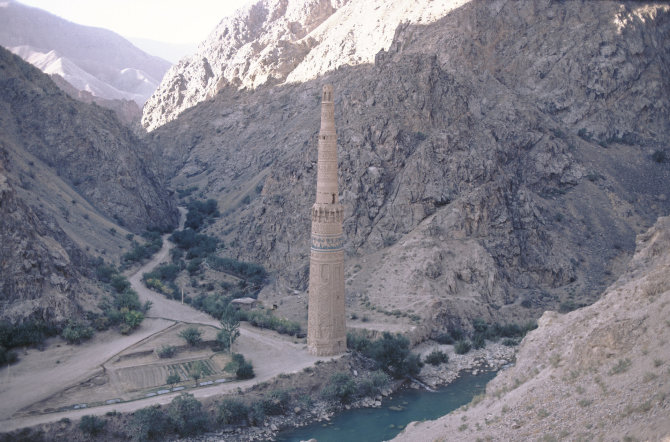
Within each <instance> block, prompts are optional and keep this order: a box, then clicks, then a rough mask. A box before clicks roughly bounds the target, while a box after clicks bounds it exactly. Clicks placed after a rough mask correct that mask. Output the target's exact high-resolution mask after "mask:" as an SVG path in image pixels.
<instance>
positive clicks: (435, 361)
mask: <svg viewBox="0 0 670 442" xmlns="http://www.w3.org/2000/svg"><path fill="white" fill-rule="evenodd" d="M448 361H449V356H447V355H446V353H444V352H441V351H440V350H433V351H432V352H430V354H428V356H426V362H427V363H428V364H430V365H440V364H445V363H447V362H448Z"/></svg>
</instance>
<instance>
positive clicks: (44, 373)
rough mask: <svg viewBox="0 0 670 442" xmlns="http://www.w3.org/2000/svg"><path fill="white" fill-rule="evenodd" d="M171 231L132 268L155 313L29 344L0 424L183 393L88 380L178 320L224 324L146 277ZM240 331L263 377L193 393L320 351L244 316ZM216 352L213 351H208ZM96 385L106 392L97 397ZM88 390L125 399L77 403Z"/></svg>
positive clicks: (5, 381)
mask: <svg viewBox="0 0 670 442" xmlns="http://www.w3.org/2000/svg"><path fill="white" fill-rule="evenodd" d="M166 239H167V238H165V240H164V242H163V244H164V245H163V248H162V249H161V251H160V252H159V253H157V254H156V255H155V256H154V258H153V259H152V260H151V261H150V262H148V263H147V264H145V265H144V266H142V267H141V268H139V269H138V270H137V271H135V272H134V273H133V274H132V275H128V276H129V281H130V282H131V285H132V287H133V289H134V290H136V291H137V292H138V294H139V296H140V299H141V300H142V302H145V301H151V302H152V303H153V304H152V307H151V310H149V312H148V314H147V318H146V319H145V320H144V322H143V323H142V325H141V326H140V327H139V328H138V329H137V330H136V331H135V332H134V333H132V334H131V335H128V336H119V335H118V334H117V333H116V332H112V331H107V332H103V333H98V334H97V335H96V336H95V337H94V338H93V339H91V340H90V341H88V342H85V343H84V344H81V345H79V346H72V345H67V344H66V343H65V342H64V341H63V340H62V339H60V338H53V339H50V340H49V341H48V343H47V347H46V349H43V350H38V349H29V350H26V352H25V354H24V355H22V356H21V361H20V362H19V363H18V364H16V365H14V366H9V367H5V368H3V369H1V370H0V396H1V397H2V398H3V400H2V401H0V428H2V429H3V431H11V430H14V429H17V428H22V427H27V426H33V425H37V424H40V423H45V422H54V421H57V420H59V419H61V418H64V417H67V418H70V419H76V418H80V417H81V416H84V415H87V414H97V415H100V414H104V413H106V412H108V411H112V410H116V411H120V412H129V411H133V410H137V409H140V408H143V407H146V406H148V405H151V404H157V403H160V404H166V403H169V402H170V401H171V400H172V399H173V398H174V397H175V396H176V395H178V394H179V393H178V392H173V393H167V394H162V395H160V396H155V397H149V398H144V399H140V400H131V401H128V402H123V400H126V397H128V398H131V396H129V395H126V396H125V397H124V394H123V388H124V385H117V386H114V385H107V386H105V385H104V384H103V385H102V386H103V387H108V388H97V389H96V388H88V387H94V386H96V384H102V383H103V382H104V380H101V381H98V380H99V379H101V378H104V376H105V375H106V374H109V371H110V370H108V368H110V367H112V366H113V365H115V364H116V365H117V366H118V364H119V360H120V359H122V358H121V356H123V353H124V352H128V351H131V352H132V349H133V348H135V349H137V347H138V346H142V345H145V346H147V345H149V344H148V343H150V342H152V339H154V340H155V339H158V338H159V337H160V335H161V334H163V333H164V332H166V330H167V329H169V328H170V327H173V326H175V324H177V325H178V324H182V323H187V324H193V325H197V326H207V328H209V327H217V328H218V325H219V324H218V321H216V320H214V319H213V318H212V317H210V316H209V315H206V314H205V313H202V312H200V311H197V310H195V309H193V308H192V307H190V306H188V305H183V304H181V303H180V302H177V301H173V300H169V299H167V298H165V297H164V296H163V295H160V294H158V293H155V292H153V291H151V290H149V289H147V288H146V287H145V286H144V285H143V284H142V282H141V278H142V275H143V274H144V273H146V272H149V271H151V270H152V269H153V268H155V267H156V266H157V265H158V264H160V263H161V262H163V261H164V260H166V259H167V257H168V254H169V250H170V248H171V246H172V244H171V243H170V242H169V241H167V240H166ZM240 333H241V336H240V337H239V338H238V340H237V341H236V343H235V345H234V347H235V348H234V350H235V351H238V352H241V353H243V354H244V356H245V358H246V359H247V360H250V361H251V362H252V364H253V365H254V371H255V373H256V377H255V378H254V379H251V380H248V381H239V382H226V383H219V384H213V385H211V386H205V387H199V388H195V389H190V390H188V391H189V393H192V394H193V395H194V396H195V397H197V398H204V397H210V396H214V395H219V394H221V393H225V392H228V391H232V390H236V389H237V388H245V387H248V386H250V385H253V384H256V383H259V382H263V381H267V380H268V379H271V378H273V377H275V376H277V375H279V374H280V373H292V372H297V371H300V370H302V369H303V368H305V367H307V366H311V365H313V364H314V363H315V362H316V361H317V360H319V359H320V358H317V357H314V356H311V355H309V354H308V353H307V348H306V345H305V344H304V342H300V341H298V340H295V339H294V338H289V337H286V336H282V335H279V334H278V333H276V332H273V331H269V330H259V329H255V328H253V327H250V326H248V325H246V324H242V325H241V327H240ZM155 342H159V341H155ZM209 356H211V351H209V353H208V355H207V357H209ZM190 359H191V360H195V359H198V355H197V354H196V355H192V357H191V358H190ZM201 359H204V357H201ZM145 363H146V361H144V362H143V361H138V364H139V365H145ZM124 368H128V367H124ZM109 377H112V376H109ZM187 385H188V384H187ZM98 387H101V385H98ZM115 388H116V389H115ZM154 390H155V389H154ZM96 392H97V394H98V395H99V396H98V397H95V395H96ZM136 395H137V394H136ZM119 396H121V397H120V398H119ZM83 398H87V400H86V403H96V402H101V403H105V402H106V401H107V400H115V399H117V398H118V399H121V400H122V401H121V402H118V403H112V404H110V405H102V406H98V407H94V408H88V407H86V408H80V409H74V406H75V405H77V404H79V403H81V402H82V399H83ZM63 406H68V407H70V409H69V410H67V411H59V412H54V411H55V410H58V409H62V407H63Z"/></svg>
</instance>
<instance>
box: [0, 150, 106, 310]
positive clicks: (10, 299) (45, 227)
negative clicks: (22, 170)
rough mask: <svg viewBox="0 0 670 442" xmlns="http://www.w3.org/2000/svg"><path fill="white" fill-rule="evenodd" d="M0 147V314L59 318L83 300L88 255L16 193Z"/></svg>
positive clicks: (89, 289) (90, 289)
mask: <svg viewBox="0 0 670 442" xmlns="http://www.w3.org/2000/svg"><path fill="white" fill-rule="evenodd" d="M7 161H8V159H7V155H6V152H5V151H0V273H1V274H2V278H0V294H1V298H2V302H3V308H2V310H1V311H0V317H1V318H2V319H6V318H10V319H20V318H25V317H36V318H40V319H44V320H46V321H55V322H62V321H64V320H65V319H67V318H73V317H76V316H77V315H78V314H79V313H80V311H81V305H82V304H85V301H84V300H83V299H82V298H84V293H86V292H88V293H87V295H88V296H91V295H92V294H93V293H95V292H96V291H97V289H96V288H95V287H93V286H91V285H90V284H87V283H86V281H85V280H83V279H84V278H82V274H83V275H86V274H87V273H88V270H87V269H86V264H87V258H86V255H85V254H84V253H83V251H82V250H81V249H79V248H78V247H77V246H76V245H75V244H74V243H73V242H72V240H71V239H70V238H68V236H67V235H66V234H65V232H63V230H61V229H60V228H59V227H58V226H57V225H56V224H55V222H54V220H53V219H51V218H50V217H48V215H46V214H45V213H36V212H35V211H33V210H32V209H30V208H29V207H28V206H27V205H26V204H25V203H24V202H23V201H22V200H21V199H20V198H19V197H18V196H17V195H16V192H15V190H14V188H13V186H12V184H11V183H10V181H9V178H8V173H7V171H6V170H5V168H4V167H3V164H6V163H7Z"/></svg>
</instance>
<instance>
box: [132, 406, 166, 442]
mask: <svg viewBox="0 0 670 442" xmlns="http://www.w3.org/2000/svg"><path fill="white" fill-rule="evenodd" d="M130 427H131V428H132V433H133V439H134V440H136V441H147V440H162V439H163V438H165V434H166V433H168V432H169V431H170V430H171V425H170V421H169V419H168V417H167V416H166V415H165V413H163V412H162V411H161V410H160V409H159V408H158V406H156V407H147V408H142V409H140V410H137V411H136V412H135V413H133V417H132V419H131V421H130Z"/></svg>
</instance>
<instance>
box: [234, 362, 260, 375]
mask: <svg viewBox="0 0 670 442" xmlns="http://www.w3.org/2000/svg"><path fill="white" fill-rule="evenodd" d="M235 376H237V379H251V378H253V377H254V376H256V374H255V373H254V367H253V366H252V365H251V363H250V362H244V363H243V364H241V365H240V366H239V367H238V368H237V370H235Z"/></svg>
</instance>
